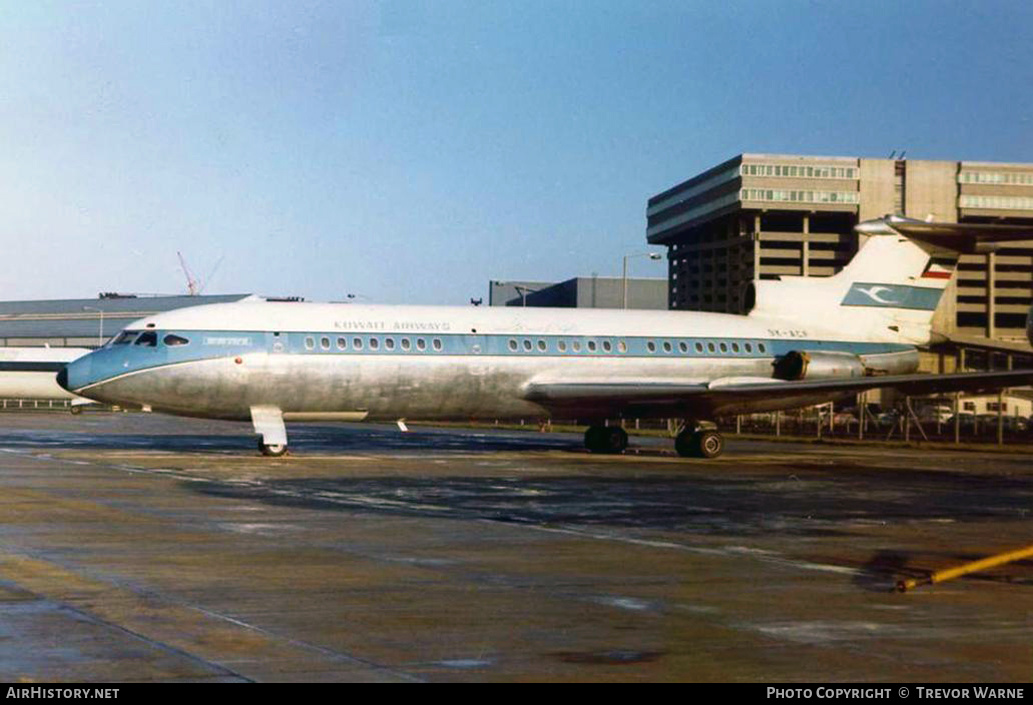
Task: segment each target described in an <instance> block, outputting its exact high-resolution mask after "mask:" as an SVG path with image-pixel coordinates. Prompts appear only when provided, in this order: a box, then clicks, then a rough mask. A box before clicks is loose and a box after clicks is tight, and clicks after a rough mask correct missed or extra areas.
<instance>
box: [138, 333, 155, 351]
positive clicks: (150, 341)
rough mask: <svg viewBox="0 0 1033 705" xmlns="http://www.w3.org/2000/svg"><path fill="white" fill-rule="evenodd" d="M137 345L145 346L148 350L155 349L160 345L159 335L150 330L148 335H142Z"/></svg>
mask: <svg viewBox="0 0 1033 705" xmlns="http://www.w3.org/2000/svg"><path fill="white" fill-rule="evenodd" d="M136 344H137V345H143V346H146V347H148V348H153V347H155V346H157V345H158V334H157V333H155V332H154V331H153V330H149V331H147V332H146V333H141V334H140V337H139V338H137V339H136Z"/></svg>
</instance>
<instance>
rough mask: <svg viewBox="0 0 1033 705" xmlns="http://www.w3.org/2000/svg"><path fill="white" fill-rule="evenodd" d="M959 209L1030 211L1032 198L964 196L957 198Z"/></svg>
mask: <svg viewBox="0 0 1033 705" xmlns="http://www.w3.org/2000/svg"><path fill="white" fill-rule="evenodd" d="M958 207H960V208H987V209H992V210H1030V209H1033V196H973V195H971V194H965V195H963V196H959V197H958Z"/></svg>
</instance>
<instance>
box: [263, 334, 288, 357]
mask: <svg viewBox="0 0 1033 705" xmlns="http://www.w3.org/2000/svg"><path fill="white" fill-rule="evenodd" d="M266 336H267V337H268V340H267V341H266V343H267V345H266V349H267V350H268V351H269V352H270V354H272V355H282V354H283V353H286V352H287V334H286V333H281V332H280V331H274V332H272V333H266Z"/></svg>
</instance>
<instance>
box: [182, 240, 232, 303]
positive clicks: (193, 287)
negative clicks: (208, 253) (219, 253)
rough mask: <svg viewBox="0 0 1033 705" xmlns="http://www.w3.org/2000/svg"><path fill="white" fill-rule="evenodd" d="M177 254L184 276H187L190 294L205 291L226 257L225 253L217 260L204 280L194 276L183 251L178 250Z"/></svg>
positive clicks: (199, 293) (194, 294)
mask: <svg viewBox="0 0 1033 705" xmlns="http://www.w3.org/2000/svg"><path fill="white" fill-rule="evenodd" d="M176 256H177V257H179V266H180V268H181V269H182V270H183V276H185V277H186V278H187V295H188V296H200V295H201V294H203V293H204V289H205V287H206V286H208V283H209V282H210V281H211V280H212V277H214V276H215V272H217V271H218V269H219V265H220V264H222V260H223V259H224V257H225V255H223V257H220V258H219V259H218V261H216V263H215V266H214V267H212V271H210V272H209V273H208V276H207V277H205V278H204V280H203V281H202V280H198V279H197V278H196V277H194V275H193V273H192V272H191V271H190V267H188V266H187V261H186V259H185V258H184V257H183V253H182V252H178V251H177V252H176Z"/></svg>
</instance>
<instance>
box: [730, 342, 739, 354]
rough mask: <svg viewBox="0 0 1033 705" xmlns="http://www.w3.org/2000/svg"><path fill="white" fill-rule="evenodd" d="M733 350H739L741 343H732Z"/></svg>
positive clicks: (735, 351)
mask: <svg viewBox="0 0 1033 705" xmlns="http://www.w3.org/2000/svg"><path fill="white" fill-rule="evenodd" d="M732 352H734V353H737V352H739V344H738V343H732Z"/></svg>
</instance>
